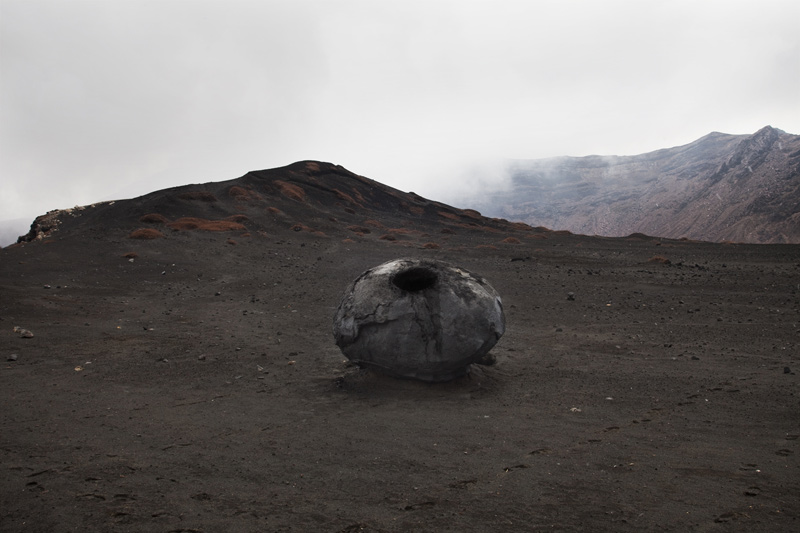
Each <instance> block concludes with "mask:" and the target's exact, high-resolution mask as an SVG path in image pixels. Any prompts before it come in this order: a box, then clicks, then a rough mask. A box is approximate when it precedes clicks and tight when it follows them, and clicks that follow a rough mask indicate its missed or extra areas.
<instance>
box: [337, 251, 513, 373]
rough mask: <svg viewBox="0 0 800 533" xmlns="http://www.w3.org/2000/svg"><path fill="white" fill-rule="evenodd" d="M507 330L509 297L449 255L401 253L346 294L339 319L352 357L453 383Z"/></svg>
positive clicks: (340, 339) (340, 338) (340, 336)
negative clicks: (410, 256)
mask: <svg viewBox="0 0 800 533" xmlns="http://www.w3.org/2000/svg"><path fill="white" fill-rule="evenodd" d="M504 332H505V316H504V314H503V303H502V301H501V300H500V296H499V295H498V294H497V291H495V290H494V288H492V286H491V285H489V284H488V283H487V282H486V281H485V280H484V279H483V278H481V277H480V276H476V275H475V274H472V273H470V272H468V271H467V270H465V269H463V268H459V267H455V266H452V265H449V264H447V263H444V262H441V261H432V260H417V259H395V260H393V261H389V262H387V263H383V264H382V265H379V266H377V267H375V268H371V269H369V270H367V271H366V272H364V273H363V274H361V275H360V276H359V277H358V278H356V280H355V281H353V282H352V283H351V284H350V285H349V286H348V287H347V290H346V291H345V293H344V297H343V298H342V301H341V303H340V304H339V308H338V309H337V310H336V316H335V317H334V320H333V335H334V337H335V338H336V344H337V345H338V346H339V348H341V350H342V352H343V353H344V354H345V355H346V356H347V357H348V359H350V360H351V361H353V362H355V363H357V364H359V365H361V366H365V367H371V368H374V369H376V370H379V371H381V372H384V373H387V374H390V375H393V376H397V377H403V378H415V379H420V380H423V381H447V380H450V379H453V378H455V377H458V376H462V375H464V374H466V373H467V372H469V365H470V364H472V363H481V364H486V362H487V361H488V360H489V357H488V355H487V354H488V352H489V350H491V349H492V347H493V346H494V345H495V344H496V343H497V341H498V339H500V337H501V336H502V335H503V333H504Z"/></svg>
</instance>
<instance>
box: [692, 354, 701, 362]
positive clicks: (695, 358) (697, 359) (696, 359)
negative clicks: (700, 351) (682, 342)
mask: <svg viewBox="0 0 800 533" xmlns="http://www.w3.org/2000/svg"><path fill="white" fill-rule="evenodd" d="M699 360H700V358H699V357H697V356H696V355H693V356H692V361H699Z"/></svg>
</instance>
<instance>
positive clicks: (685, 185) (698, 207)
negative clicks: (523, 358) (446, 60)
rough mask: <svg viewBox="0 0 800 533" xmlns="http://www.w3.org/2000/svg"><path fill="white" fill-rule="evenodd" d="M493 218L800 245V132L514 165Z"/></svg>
mask: <svg viewBox="0 0 800 533" xmlns="http://www.w3.org/2000/svg"><path fill="white" fill-rule="evenodd" d="M510 172H511V176H512V184H511V188H510V189H509V190H505V191H500V192H496V193H494V194H489V195H485V196H484V197H483V198H481V199H476V200H475V201H472V202H467V205H469V206H471V207H475V208H477V209H480V210H481V211H482V212H484V213H486V214H487V215H490V216H497V217H504V218H508V219H511V220H518V221H522V222H526V223H528V224H530V225H532V226H545V227H548V228H553V229H563V230H569V231H572V232H574V233H581V234H587V235H604V236H624V235H629V234H631V233H645V234H647V235H654V236H659V237H669V238H682V237H687V238H690V239H698V240H706V241H714V242H720V241H735V242H749V243H800V135H792V134H788V133H786V132H783V131H781V130H779V129H776V128H772V127H770V126H767V127H765V128H762V129H761V130H759V131H758V132H756V133H754V134H752V135H727V134H724V133H710V134H708V135H706V136H705V137H702V138H701V139H698V140H696V141H694V142H692V143H690V144H687V145H685V146H678V147H675V148H668V149H664V150H658V151H655V152H650V153H647V154H642V155H635V156H588V157H556V158H549V159H539V160H523V161H516V162H514V163H513V164H512V165H511V168H510Z"/></svg>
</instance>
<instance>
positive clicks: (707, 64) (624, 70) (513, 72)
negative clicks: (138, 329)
mask: <svg viewBox="0 0 800 533" xmlns="http://www.w3.org/2000/svg"><path fill="white" fill-rule="evenodd" d="M798 20H800V2H797V1H796V0H786V1H769V0H758V1H748V2H741V1H739V2H736V1H725V2H722V1H720V2H717V1H696V0H695V1H670V2H642V1H627V2H624V1H616V2H593V1H583V2H578V1H564V0H559V1H536V2H534V1H530V2H523V1H518V2H512V1H497V0H495V1H491V2H490V1H465V0H461V1H444V0H438V1H437V0H433V1H431V0H429V1H425V2H421V1H409V0H406V1H404V2H394V1H393V2H384V1H376V0H372V1H369V0H353V1H337V2H328V1H317V2H314V1H299V0H292V1H286V2H283V1H259V2H256V1H253V2H245V1H235V0H225V1H224V2H223V1H221V0H218V1H191V2H190V1H180V0H178V1H174V0H160V1H146V0H125V1H108V2H97V1H83V0H71V1H69V2H67V1H51V2H46V1H39V0H23V1H16V0H0V186H1V187H0V190H1V192H2V194H0V220H5V221H6V222H5V223H4V224H3V225H2V227H0V231H5V233H2V239H3V242H0V245H5V244H8V243H9V242H12V241H13V240H15V238H16V235H19V234H22V233H25V232H26V231H27V227H28V226H29V225H30V222H31V221H32V220H33V219H34V218H35V217H36V216H37V215H40V214H43V213H45V212H47V211H49V210H52V209H60V208H67V207H72V206H74V205H85V204H89V203H92V202H96V201H100V200H107V199H116V198H130V197H134V196H138V195H141V194H145V193H148V192H151V191H153V190H156V189H162V188H166V187H170V186H175V185H183V184H187V183H201V182H207V181H221V180H227V179H232V178H236V177H239V176H241V175H242V174H244V173H246V172H247V171H249V170H256V169H264V168H271V167H277V166H283V165H286V164H289V163H291V162H293V161H297V160H302V159H317V160H324V161H330V162H333V163H337V164H341V165H343V166H345V167H347V168H348V169H350V170H352V171H354V172H357V173H359V174H362V175H365V176H368V177H370V178H373V179H376V180H378V181H381V182H383V183H386V184H388V185H391V186H394V187H396V188H398V189H401V190H404V191H414V192H417V193H418V194H421V195H423V196H426V197H429V198H433V199H436V200H440V201H445V202H450V203H453V202H455V201H457V200H458V198H460V197H463V195H464V192H465V190H466V189H467V188H471V187H476V186H479V185H483V186H486V185H487V184H488V185H489V186H491V185H492V183H494V182H495V181H494V180H499V179H500V178H501V176H500V172H499V171H498V170H495V167H494V166H493V164H492V163H493V162H495V161H498V160H502V159H503V158H540V157H550V156H557V155H574V156H579V155H588V154H617V155H626V154H638V153H644V152H648V151H651V150H655V149H659V148H665V147H669V146H676V145H681V144H686V143H688V142H691V141H693V140H695V139H697V138H698V137H701V136H702V135H705V134H707V133H709V132H711V131H722V132H725V133H753V132H755V131H756V130H758V129H759V128H761V127H763V126H765V125H768V124H769V125H772V126H774V127H777V128H781V129H783V130H786V131H789V132H791V133H800V103H799V102H800V100H798V95H800V33H798V31H797V21H798ZM12 220H16V221H15V222H10V221H12ZM12 234H13V237H10V235H12Z"/></svg>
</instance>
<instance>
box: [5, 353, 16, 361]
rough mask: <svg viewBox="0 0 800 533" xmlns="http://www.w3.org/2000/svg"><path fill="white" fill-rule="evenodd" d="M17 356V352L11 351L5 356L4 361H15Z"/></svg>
mask: <svg viewBox="0 0 800 533" xmlns="http://www.w3.org/2000/svg"><path fill="white" fill-rule="evenodd" d="M17 357H18V356H17V354H15V353H12V354H11V355H9V356H8V357H6V361H16V360H17Z"/></svg>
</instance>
